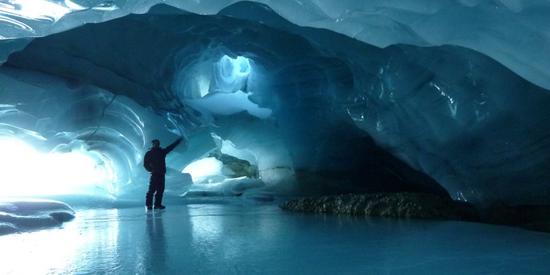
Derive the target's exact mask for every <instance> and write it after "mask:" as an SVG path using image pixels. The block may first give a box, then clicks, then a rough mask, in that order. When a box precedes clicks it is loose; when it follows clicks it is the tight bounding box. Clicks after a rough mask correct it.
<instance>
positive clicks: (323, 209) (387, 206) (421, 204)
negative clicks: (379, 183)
mask: <svg viewBox="0 0 550 275" xmlns="http://www.w3.org/2000/svg"><path fill="white" fill-rule="evenodd" d="M280 207H281V208H282V209H285V210H289V211H296V212H307V213H326V214H338V215H354V216H370V217H388V218H417V219H443V220H466V221H477V220H479V215H478V212H477V210H476V209H475V208H474V207H473V205H471V204H468V203H464V202H459V201H453V200H451V199H449V198H443V197H439V196H436V195H432V194H424V193H374V194H346V195H334V196H321V197H314V198H300V199H294V200H290V201H287V202H285V203H283V204H282V205H281V206H280Z"/></svg>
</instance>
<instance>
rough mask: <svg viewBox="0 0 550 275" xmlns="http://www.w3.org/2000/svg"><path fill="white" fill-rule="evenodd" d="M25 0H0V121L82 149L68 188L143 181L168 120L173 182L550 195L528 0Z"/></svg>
mask: <svg viewBox="0 0 550 275" xmlns="http://www.w3.org/2000/svg"><path fill="white" fill-rule="evenodd" d="M38 2H40V3H41V5H42V4H43V5H50V6H52V8H51V9H50V8H44V9H40V10H34V9H33V10H29V9H28V7H30V6H28V5H29V4H28V3H27V1H11V2H10V3H8V4H0V22H2V23H3V24H2V25H1V26H0V35H1V36H2V37H3V39H2V40H0V53H1V56H0V58H2V60H5V63H4V65H3V66H2V68H0V81H1V83H2V86H1V87H0V89H1V93H0V104H2V105H1V106H0V138H3V139H13V138H17V139H18V140H21V141H22V142H24V143H25V144H27V145H29V146H32V147H33V149H32V150H34V151H36V152H39V153H37V154H38V155H40V156H42V155H52V154H53V155H56V154H57V153H60V152H63V153H65V154H77V155H79V157H82V162H83V163H84V162H86V163H85V165H84V166H85V167H87V168H86V169H91V170H87V171H89V172H90V173H96V172H97V173H98V174H93V175H91V176H89V178H90V179H85V182H84V183H82V185H80V187H78V188H77V187H75V188H77V189H78V190H77V191H74V192H73V191H70V193H73V194H74V193H79V192H83V193H86V194H93V195H98V196H104V197H107V198H113V199H115V200H117V199H122V198H129V199H135V200H139V199H141V196H142V193H143V192H144V188H145V187H146V181H147V174H146V173H145V172H144V171H143V169H142V168H141V164H140V161H141V158H142V155H143V153H144V152H145V151H146V150H147V148H148V146H149V141H150V140H151V139H152V138H155V137H156V138H160V139H161V143H162V144H167V143H168V142H170V141H171V140H172V139H174V138H176V136H178V135H182V136H185V137H186V138H187V140H188V144H187V145H186V146H185V147H184V148H182V149H181V151H176V152H175V153H174V155H172V156H170V159H169V161H168V163H169V165H170V166H171V167H170V171H169V174H168V189H169V192H168V193H169V194H170V195H172V196H173V197H178V196H183V195H188V196H191V195H201V194H202V195H207V196H211V195H243V194H244V195H246V193H247V192H248V191H250V193H253V192H255V191H254V190H256V191H257V190H258V189H261V190H262V191H265V192H271V193H278V192H279V193H280V192H282V193H285V192H287V193H288V192H291V193H292V192H294V193H323V194H324V193H331V192H336V193H341V192H370V191H403V190H404V191H418V190H422V191H429V192H435V193H440V194H443V193H449V194H450V196H451V197H453V198H454V199H460V200H467V201H472V202H477V203H484V202H492V201H505V202H510V203H526V202H528V203H547V202H549V201H548V198H550V194H549V193H548V190H549V189H548V185H549V184H550V183H549V182H548V171H550V169H549V167H550V157H549V156H550V152H549V151H550V146H548V144H549V142H550V140H549V139H548V136H549V133H550V126H549V125H548V123H546V119H545V118H547V117H548V114H549V112H548V108H547V106H548V104H549V103H550V93H549V92H548V90H547V88H549V87H550V83H549V82H548V79H550V78H548V72H549V71H550V70H548V68H550V64H548V62H549V60H550V59H548V58H540V56H539V55H541V54H542V55H544V51H543V49H545V47H547V46H548V41H550V39H548V37H547V36H548V33H550V32H548V30H547V27H546V25H547V24H542V23H543V22H544V18H543V15H544V14H545V12H544V11H546V10H548V9H550V5H549V4H548V3H547V2H545V1H538V0H537V1H521V0H517V1H504V0H502V1H493V2H491V3H488V2H485V1H475V0H469V1H466V0H462V1H451V0H448V1H428V0H423V1H417V2H415V3H414V4H412V2H403V1H351V0H349V1H314V0H309V1H292V0H288V1H267V0H265V1H253V2H243V1H199V2H195V1H163V2H164V3H167V4H170V5H173V6H175V7H177V8H179V9H177V8H173V7H170V6H167V5H158V6H155V7H153V8H152V9H151V10H150V11H149V8H150V7H151V6H152V5H153V4H155V3H156V2H157V1H149V2H147V3H143V2H140V1H107V2H101V1H89V2H87V1H78V3H76V1H74V2H73V1H38ZM38 2H37V3H38ZM254 2H259V3H254ZM405 3H406V4H405ZM264 4H265V5H264ZM54 6H55V8H54ZM48 7H49V6H48ZM39 11H40V12H39ZM129 13H136V14H131V15H128V16H126V15H127V14H129ZM213 14H216V15H215V16H213ZM115 18H117V19H115ZM87 22H93V23H95V24H86V25H83V24H84V23H87ZM479 26H483V28H478V27H479ZM311 27H315V28H311ZM504 33H505V34H506V35H503V34H504ZM514 34H517V35H514ZM42 36H44V37H42ZM37 37H38V38H37ZM129 45H130V46H129ZM378 46H380V47H384V48H379V47H378ZM429 46H433V47H429ZM545 88H546V89H545ZM223 155H229V156H231V157H232V158H231V161H230V162H231V163H224V164H223V165H222V164H220V162H221V161H220V160H219V159H217V158H216V157H215V156H217V157H218V158H219V157H220V156H223ZM66 156H68V155H66ZM40 158H41V157H40ZM241 160H246V161H248V162H249V163H250V164H251V165H253V166H255V167H257V171H258V173H257V176H254V175H247V176H244V177H242V176H240V175H237V174H231V175H229V174H227V173H224V172H223V171H224V169H223V167H226V166H230V165H236V164H237V163H241V162H240V161H241ZM90 161H91V162H90ZM6 162H9V160H6ZM71 162H72V161H71ZM51 163H52V164H53V165H56V166H59V165H62V164H56V162H51ZM75 163H76V162H75ZM10 164H13V165H15V163H10ZM40 169H42V170H40ZM40 169H38V170H37V171H43V172H41V174H45V173H46V171H51V170H52V169H53V170H55V167H53V168H52V167H41V168H40ZM182 170H183V171H184V172H188V173H181V171H182ZM206 170H208V171H206ZM14 171H15V170H14ZM206 172H207V173H206ZM205 173H206V174H205ZM54 174H58V173H54ZM92 177H93V179H91V178H92ZM11 178H12V180H14V181H17V180H19V181H27V182H28V181H32V179H30V178H28V179H22V178H20V177H17V174H15V175H12V176H11ZM197 179H199V180H197ZM94 180H96V181H94ZM54 181H55V180H54ZM74 182H75V183H74V184H77V180H74ZM55 188H60V189H63V190H66V189H67V188H65V187H63V186H57V187H55ZM55 188H54V189H55Z"/></svg>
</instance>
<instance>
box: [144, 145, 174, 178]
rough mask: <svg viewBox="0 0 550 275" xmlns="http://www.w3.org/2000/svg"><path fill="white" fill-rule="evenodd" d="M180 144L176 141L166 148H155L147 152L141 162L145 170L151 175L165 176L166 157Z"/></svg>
mask: <svg viewBox="0 0 550 275" xmlns="http://www.w3.org/2000/svg"><path fill="white" fill-rule="evenodd" d="M180 142H181V139H178V140H176V141H175V142H174V143H172V144H170V145H168V147H166V148H160V147H156V148H151V150H149V151H147V153H145V157H144V161H143V164H144V166H145V167H146V169H147V170H148V171H149V172H151V173H152V174H166V155H167V154H168V153H170V151H172V150H174V148H176V146H178V144H179V143H180Z"/></svg>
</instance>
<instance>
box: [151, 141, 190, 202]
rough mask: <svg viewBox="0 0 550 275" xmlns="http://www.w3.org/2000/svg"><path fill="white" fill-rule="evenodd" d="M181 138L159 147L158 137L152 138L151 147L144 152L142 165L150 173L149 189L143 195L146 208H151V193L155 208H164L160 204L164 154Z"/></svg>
mask: <svg viewBox="0 0 550 275" xmlns="http://www.w3.org/2000/svg"><path fill="white" fill-rule="evenodd" d="M182 140H183V139H182V138H178V139H177V140H176V141H174V142H173V143H172V144H170V145H168V147H166V148H161V147H160V141H159V140H158V139H154V140H152V142H151V143H152V145H153V146H152V148H151V149H150V150H149V151H147V153H145V157H144V160H143V166H144V167H145V169H146V170H147V171H149V172H150V173H151V178H150V179H149V190H148V191H147V194H146V195H145V206H146V207H147V210H152V209H153V195H154V196H155V204H154V206H155V209H164V208H166V207H165V206H164V205H162V195H163V194H164V180H165V179H164V176H165V174H166V155H167V154H168V153H170V152H171V151H172V150H174V148H176V146H178V144H180V142H181V141H182Z"/></svg>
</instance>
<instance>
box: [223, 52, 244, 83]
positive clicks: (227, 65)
mask: <svg viewBox="0 0 550 275" xmlns="http://www.w3.org/2000/svg"><path fill="white" fill-rule="evenodd" d="M219 72H220V76H221V77H222V79H223V81H224V82H226V83H228V84H231V83H235V82H238V81H242V80H243V79H245V78H247V77H248V76H249V75H250V73H251V72H252V66H251V65H250V60H249V59H248V58H246V57H244V56H237V57H236V58H231V57H229V56H227V55H224V56H222V58H221V59H220V61H219Z"/></svg>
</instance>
